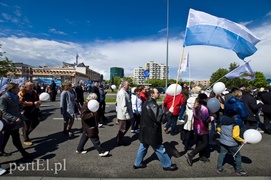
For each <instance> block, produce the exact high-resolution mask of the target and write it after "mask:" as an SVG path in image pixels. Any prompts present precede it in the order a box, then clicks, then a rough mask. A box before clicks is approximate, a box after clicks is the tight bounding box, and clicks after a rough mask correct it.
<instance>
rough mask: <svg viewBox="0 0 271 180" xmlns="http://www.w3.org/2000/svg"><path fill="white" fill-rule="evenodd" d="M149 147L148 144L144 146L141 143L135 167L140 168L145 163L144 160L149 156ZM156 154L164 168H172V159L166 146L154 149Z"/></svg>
mask: <svg viewBox="0 0 271 180" xmlns="http://www.w3.org/2000/svg"><path fill="white" fill-rule="evenodd" d="M148 148H149V145H148V144H142V143H140V145H139V148H138V151H137V155H136V159H135V163H134V165H135V166H140V165H142V163H143V159H144V157H145V156H146V154H147V151H148ZM152 148H153V150H154V152H155V153H156V155H157V157H158V159H159V160H160V162H161V164H162V166H163V167H164V168H167V167H170V166H171V159H170V158H169V156H168V154H167V152H166V149H165V148H164V146H163V145H162V144H161V145H158V146H155V147H153V146H152Z"/></svg>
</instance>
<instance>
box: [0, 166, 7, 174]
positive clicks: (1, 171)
mask: <svg viewBox="0 0 271 180" xmlns="http://www.w3.org/2000/svg"><path fill="white" fill-rule="evenodd" d="M5 172H7V170H5V169H3V168H0V176H1V175H2V174H5Z"/></svg>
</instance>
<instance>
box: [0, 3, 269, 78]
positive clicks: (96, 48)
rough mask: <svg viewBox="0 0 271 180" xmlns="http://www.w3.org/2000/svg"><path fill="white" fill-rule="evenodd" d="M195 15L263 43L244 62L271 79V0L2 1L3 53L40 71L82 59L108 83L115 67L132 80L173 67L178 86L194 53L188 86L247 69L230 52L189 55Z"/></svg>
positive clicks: (196, 49) (193, 50)
mask: <svg viewBox="0 0 271 180" xmlns="http://www.w3.org/2000/svg"><path fill="white" fill-rule="evenodd" d="M167 2H169V6H168V9H169V11H168V14H169V16H168V36H167ZM190 8H192V9H195V10H198V11H203V12H206V13H209V14H211V15H214V16H217V17H221V18H226V19H228V20H231V21H233V22H236V23H239V24H242V25H244V26H246V27H247V28H248V29H249V30H250V31H251V32H252V33H253V34H254V35H255V36H257V37H258V38H259V39H260V40H261V41H260V42H259V43H258V44H257V45H256V48H257V49H258V50H257V51H256V52H255V53H254V54H253V55H252V56H249V57H247V58H245V61H250V65H251V68H252V69H253V70H254V71H260V72H263V73H264V75H265V76H266V77H267V78H271V71H270V67H271V66H270V62H269V60H271V58H270V56H271V53H270V50H269V49H270V48H271V0H261V1H259V0H246V1H245V0H241V1H238V0H224V1H222V0H200V1H199V0H168V1H167V0H114V1H113V0H99V1H97V0H76V1H75V0H0V44H2V48H1V49H0V51H2V52H3V51H4V52H6V54H5V56H6V57H8V58H9V59H10V60H12V61H13V62H22V63H25V64H28V65H32V66H36V67H38V66H58V67H61V66H62V62H67V63H75V60H76V54H78V55H79V59H78V61H79V63H81V62H83V63H84V64H85V65H86V66H89V67H90V69H93V70H95V71H96V72H99V73H101V74H103V75H104V79H106V80H108V79H109V78H110V68H111V67H122V68H124V75H125V76H130V75H132V74H133V69H134V68H137V67H145V63H146V62H149V61H154V62H157V63H161V64H166V62H167V60H168V65H169V67H170V70H169V78H170V79H176V78H177V70H178V67H179V64H180V57H181V56H182V55H185V54H187V53H189V60H190V66H189V68H188V71H187V72H184V73H182V74H181V75H180V78H182V79H185V80H203V79H204V80H205V79H210V77H211V75H212V73H214V72H215V71H217V70H218V69H219V68H225V69H228V68H229V66H230V63H237V64H239V65H242V64H244V61H243V60H241V59H239V58H238V57H237V55H236V54H235V53H234V52H233V51H231V50H227V49H222V48H217V47H211V46H187V47H184V48H183V39H184V36H185V29H186V23H187V17H188V12H189V9H190ZM167 42H168V56H167ZM167 57H168V58H167Z"/></svg>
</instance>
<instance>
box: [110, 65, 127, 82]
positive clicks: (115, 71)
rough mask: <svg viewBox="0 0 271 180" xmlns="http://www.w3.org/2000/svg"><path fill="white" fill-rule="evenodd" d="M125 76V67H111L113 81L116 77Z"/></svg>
mask: <svg viewBox="0 0 271 180" xmlns="http://www.w3.org/2000/svg"><path fill="white" fill-rule="evenodd" d="M117 76H118V77H120V78H123V76H124V69H123V68H121V67H111V68H110V80H111V81H112V80H113V78H114V77H117Z"/></svg>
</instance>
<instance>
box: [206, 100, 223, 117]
mask: <svg viewBox="0 0 271 180" xmlns="http://www.w3.org/2000/svg"><path fill="white" fill-rule="evenodd" d="M207 108H208V109H209V111H210V113H215V112H217V111H218V110H219V109H220V102H219V100H218V99H217V98H211V99H209V100H208V101H207Z"/></svg>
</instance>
